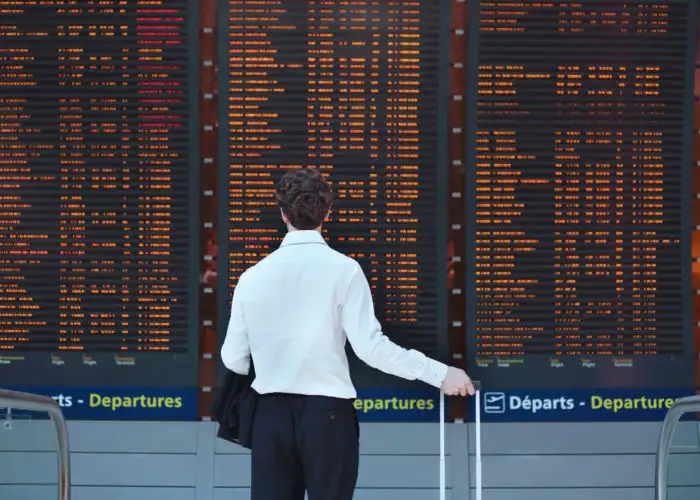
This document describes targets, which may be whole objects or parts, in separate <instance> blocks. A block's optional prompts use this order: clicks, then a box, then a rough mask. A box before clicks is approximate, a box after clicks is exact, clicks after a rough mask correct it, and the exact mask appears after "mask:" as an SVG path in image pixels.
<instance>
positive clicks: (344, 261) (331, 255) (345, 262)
mask: <svg viewBox="0 0 700 500" xmlns="http://www.w3.org/2000/svg"><path fill="white" fill-rule="evenodd" d="M327 255H328V259H329V260H331V261H332V262H333V264H336V265H338V266H342V269H343V270H346V271H354V270H355V269H357V268H358V267H359V264H358V262H357V261H356V260H355V259H353V258H352V257H350V256H349V255H345V254H344V253H342V252H339V251H338V250H335V249H334V248H331V247H330V246H329V247H328V252H327Z"/></svg>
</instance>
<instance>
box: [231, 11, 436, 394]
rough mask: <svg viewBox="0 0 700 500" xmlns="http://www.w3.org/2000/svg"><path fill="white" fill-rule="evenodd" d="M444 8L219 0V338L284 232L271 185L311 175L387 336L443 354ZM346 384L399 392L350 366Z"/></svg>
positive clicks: (338, 245) (332, 234)
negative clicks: (254, 269) (328, 201)
mask: <svg viewBox="0 0 700 500" xmlns="http://www.w3.org/2000/svg"><path fill="white" fill-rule="evenodd" d="M445 4H446V2H440V1H436V0H401V1H386V0H307V1H296V0H295V1H292V0H280V1H274V2H271V1H269V0H223V1H222V2H221V4H220V5H221V7H220V9H219V12H220V13H221V15H222V16H225V18H226V23H225V24H224V26H225V29H223V30H222V31H223V33H222V42H221V43H222V47H223V48H224V49H223V50H221V51H220V54H221V58H222V59H224V58H225V59H226V63H225V64H222V65H221V71H220V74H221V81H220V86H219V88H220V90H221V92H222V94H221V99H220V102H221V103H222V109H221V120H220V123H221V132H222V135H221V140H220V146H221V147H222V154H221V163H222V164H223V165H224V167H223V168H221V174H222V177H221V185H222V186H224V188H225V189H226V191H225V192H224V193H222V194H221V195H220V196H221V198H223V199H224V203H223V207H222V213H221V215H220V217H219V220H220V223H221V226H222V228H221V232H220V242H221V243H220V255H222V256H224V257H222V259H226V260H225V262H224V264H223V267H224V269H223V272H221V273H220V275H219V276H220V280H221V281H220V283H219V286H220V292H219V293H220V300H221V302H220V306H219V309H220V310H219V313H220V326H219V331H220V337H221V339H222V340H223V336H224V334H225V330H226V325H227V324H228V318H229V312H230V299H231V296H232V292H233V289H234V287H235V285H236V282H237V280H238V278H239V276H240V275H241V273H242V272H244V271H245V270H246V269H247V268H248V267H250V266H252V265H253V264H255V263H256V262H258V261H259V260H260V259H262V258H263V257H264V256H265V255H268V254H269V253H270V252H272V251H274V250H275V249H276V248H278V246H279V244H280V242H281V239H282V237H283V236H284V233H285V231H286V228H284V226H283V224H282V221H281V220H280V214H279V210H278V209H277V208H276V204H275V198H274V191H275V185H276V183H277V181H278V180H279V179H280V178H281V176H282V175H283V174H284V172H285V170H286V169H290V168H298V167H313V168H318V169H320V170H321V171H322V172H323V173H324V174H325V175H326V176H327V178H328V180H329V181H330V182H331V183H332V187H333V190H334V193H335V195H336V201H335V204H334V208H333V211H332V212H333V213H332V216H331V220H330V222H329V223H327V224H326V226H327V229H326V230H325V231H324V232H325V237H326V240H327V241H328V243H329V244H330V245H331V246H332V247H333V248H335V249H336V250H338V251H340V252H343V253H346V254H348V255H350V256H352V257H354V258H355V259H357V260H358V261H359V263H360V264H361V265H362V267H363V268H364V271H365V274H366V275H367V278H368V280H369V282H370V285H371V287H372V290H373V293H374V297H375V302H376V306H375V309H376V315H377V317H378V319H379V320H380V321H381V323H382V325H383V326H384V331H385V333H386V334H387V335H388V336H389V337H390V338H392V339H393V340H394V341H396V342H398V343H399V344H401V345H402V346H404V347H407V348H418V349H420V350H422V351H423V352H425V353H426V354H428V355H431V356H436V357H442V352H443V344H444V343H445V336H446V333H445V327H446V325H445V324H443V323H444V322H445V317H446V316H445V313H444V308H445V304H446V297H445V295H446V284H445V283H446V276H445V274H446V273H445V269H446V264H445V262H446V260H445V259H446V228H445V227H443V226H445V224H446V217H445V210H446V183H447V172H446V166H445V147H444V146H443V145H442V143H441V141H444V140H445V136H446V133H445V126H446V119H445V118H442V117H443V116H446V112H445V109H444V107H445V105H446V103H447V99H446V98H445V94H446V87H444V84H445V82H444V79H442V80H441V78H440V63H441V62H442V64H443V66H445V67H446V64H447V61H442V60H441V59H440V54H441V53H443V54H445V53H447V51H446V50H442V51H441V48H445V45H444V43H445V40H444V38H445V37H444V35H448V34H449V30H448V29H447V28H445V27H444V26H443V24H444V23H445V21H446V19H447V20H448V19H449V10H448V9H445V8H444V7H445ZM226 167H227V168H226ZM440 200H443V201H444V203H441V202H440ZM353 377H354V379H355V381H356V383H357V384H358V386H359V387H363V386H364V387H367V386H372V387H374V386H380V387H385V386H396V385H397V384H401V383H402V382H400V381H399V379H394V378H388V377H387V378H386V379H385V378H383V376H382V375H381V374H378V373H377V372H374V371H370V370H368V369H367V368H366V367H363V366H362V365H361V364H358V363H354V368H353Z"/></svg>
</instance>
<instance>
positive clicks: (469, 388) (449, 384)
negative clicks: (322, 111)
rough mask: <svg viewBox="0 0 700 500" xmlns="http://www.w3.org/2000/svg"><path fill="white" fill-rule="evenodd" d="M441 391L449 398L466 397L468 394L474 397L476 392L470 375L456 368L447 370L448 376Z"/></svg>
mask: <svg viewBox="0 0 700 500" xmlns="http://www.w3.org/2000/svg"><path fill="white" fill-rule="evenodd" d="M441 389H442V392H444V393H445V394H446V395H448V396H458V395H459V396H466V395H467V394H469V395H470V396H473V395H474V393H475V392H476V391H475V390H474V384H472V379H470V378H469V375H467V373H466V372H465V371H464V370H462V369H460V368H455V367H454V366H450V367H449V368H448V369H447V376H446V377H445V380H443V381H442V387H441Z"/></svg>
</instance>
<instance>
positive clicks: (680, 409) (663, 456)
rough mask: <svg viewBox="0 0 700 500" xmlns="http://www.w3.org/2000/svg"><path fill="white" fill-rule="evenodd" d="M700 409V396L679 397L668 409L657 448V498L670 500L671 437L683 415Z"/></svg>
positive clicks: (657, 499)
mask: <svg viewBox="0 0 700 500" xmlns="http://www.w3.org/2000/svg"><path fill="white" fill-rule="evenodd" d="M699 411H700V396H689V397H687V398H681V399H677V400H676V402H675V403H674V405H673V406H672V407H671V409H670V410H668V413H667V414H666V418H664V423H663V425H662V426H661V435H660V436H659V445H658V448H657V450H656V478H655V482H654V485H655V489H656V496H655V499H656V500H668V461H669V456H670V455H671V439H672V438H673V433H674V431H675V430H676V426H677V425H678V422H679V421H680V419H681V417H682V416H683V415H685V414H686V413H693V412H699Z"/></svg>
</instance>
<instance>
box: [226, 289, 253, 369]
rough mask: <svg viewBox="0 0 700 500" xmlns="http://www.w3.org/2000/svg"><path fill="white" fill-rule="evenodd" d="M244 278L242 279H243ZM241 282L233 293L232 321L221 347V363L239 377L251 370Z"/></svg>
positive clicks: (229, 323)
mask: <svg viewBox="0 0 700 500" xmlns="http://www.w3.org/2000/svg"><path fill="white" fill-rule="evenodd" d="M241 278H242V277H241ZM242 293H243V290H242V289H241V280H239V281H238V286H236V288H235V289H234V291H233V301H232V302H231V319H229V322H228V329H227V330H226V339H225V340H224V345H223V346H222V347H221V361H223V363H224V366H225V367H226V368H228V369H229V370H231V371H232V372H235V373H238V374H239V375H248V371H249V370H250V342H249V340H248V331H247V330H246V327H245V318H244V317H243V304H242V301H241V295H242Z"/></svg>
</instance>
